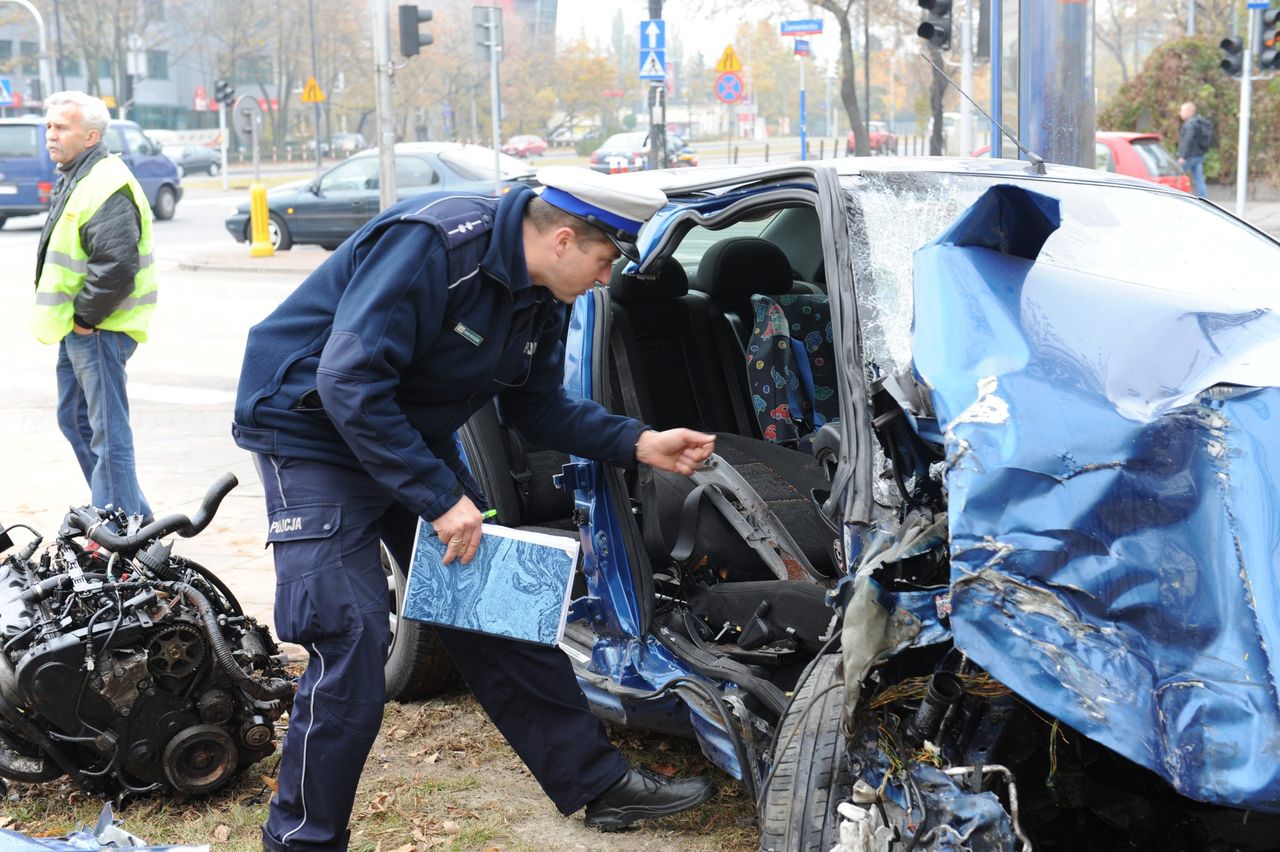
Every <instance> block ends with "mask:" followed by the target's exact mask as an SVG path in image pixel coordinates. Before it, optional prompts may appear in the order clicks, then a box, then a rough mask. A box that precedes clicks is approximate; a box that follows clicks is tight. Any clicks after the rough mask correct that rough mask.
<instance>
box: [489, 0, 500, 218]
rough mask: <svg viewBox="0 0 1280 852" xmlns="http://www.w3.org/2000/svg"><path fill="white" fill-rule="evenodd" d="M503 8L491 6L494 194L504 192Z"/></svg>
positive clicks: (491, 106)
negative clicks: (500, 23) (500, 65)
mask: <svg viewBox="0 0 1280 852" xmlns="http://www.w3.org/2000/svg"><path fill="white" fill-rule="evenodd" d="M501 14H502V10H501V9H500V8H499V7H497V6H490V7H489V40H490V42H491V43H490V45H489V109H490V115H491V116H492V121H491V122H490V123H491V124H492V126H493V134H492V137H493V194H494V195H499V194H501V193H502V163H501V161H500V160H499V156H500V154H501V152H502V100H501V98H502V95H501V93H500V92H499V86H498V59H499V58H500V56H501V50H502V45H500V44H498V43H497V42H498V39H497V33H498V27H497V24H498V22H497V20H495V19H496V18H497V16H498V15H501Z"/></svg>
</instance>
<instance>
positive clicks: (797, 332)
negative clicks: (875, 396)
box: [747, 293, 840, 447]
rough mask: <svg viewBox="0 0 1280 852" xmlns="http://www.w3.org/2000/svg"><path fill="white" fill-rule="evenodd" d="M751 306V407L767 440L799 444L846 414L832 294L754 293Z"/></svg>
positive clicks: (792, 444) (748, 379) (749, 369)
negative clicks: (842, 408) (839, 391)
mask: <svg viewBox="0 0 1280 852" xmlns="http://www.w3.org/2000/svg"><path fill="white" fill-rule="evenodd" d="M751 307H752V309H753V311H754V314H755V320H754V322H753V324H752V328H751V338H750V339H749V340H748V341H747V383H748V385H749V387H750V388H751V405H752V408H753V410H754V411H755V414H756V419H757V421H758V422H759V424H760V432H761V434H762V435H763V437H764V439H765V440H766V441H771V442H773V443H776V444H782V445H784V446H791V447H795V446H798V445H800V444H801V443H802V439H803V438H804V436H805V435H808V434H810V433H812V432H815V431H817V429H818V428H820V427H821V426H822V425H823V424H825V423H832V422H835V421H837V420H839V418H840V405H839V400H838V399H837V397H836V370H835V357H834V356H835V346H834V344H833V342H832V336H831V314H830V310H829V306H828V302H827V297H826V296H825V295H821V294H817V293H796V294H787V295H780V296H776V297H772V296H763V295H754V296H752V297H751Z"/></svg>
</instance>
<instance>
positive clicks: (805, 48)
mask: <svg viewBox="0 0 1280 852" xmlns="http://www.w3.org/2000/svg"><path fill="white" fill-rule="evenodd" d="M795 48H796V54H795V55H796V56H810V55H812V53H813V51H812V50H810V48H809V39H807V38H798V39H796V44H795Z"/></svg>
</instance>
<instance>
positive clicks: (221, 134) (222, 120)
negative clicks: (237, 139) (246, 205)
mask: <svg viewBox="0 0 1280 852" xmlns="http://www.w3.org/2000/svg"><path fill="white" fill-rule="evenodd" d="M218 138H219V139H221V140H222V145H221V147H222V191H223V192H226V191H227V107H226V104H222V103H220V104H218Z"/></svg>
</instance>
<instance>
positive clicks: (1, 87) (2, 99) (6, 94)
mask: <svg viewBox="0 0 1280 852" xmlns="http://www.w3.org/2000/svg"><path fill="white" fill-rule="evenodd" d="M13 105H14V104H13V84H12V83H10V82H9V78H8V77H0V106H13Z"/></svg>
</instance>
